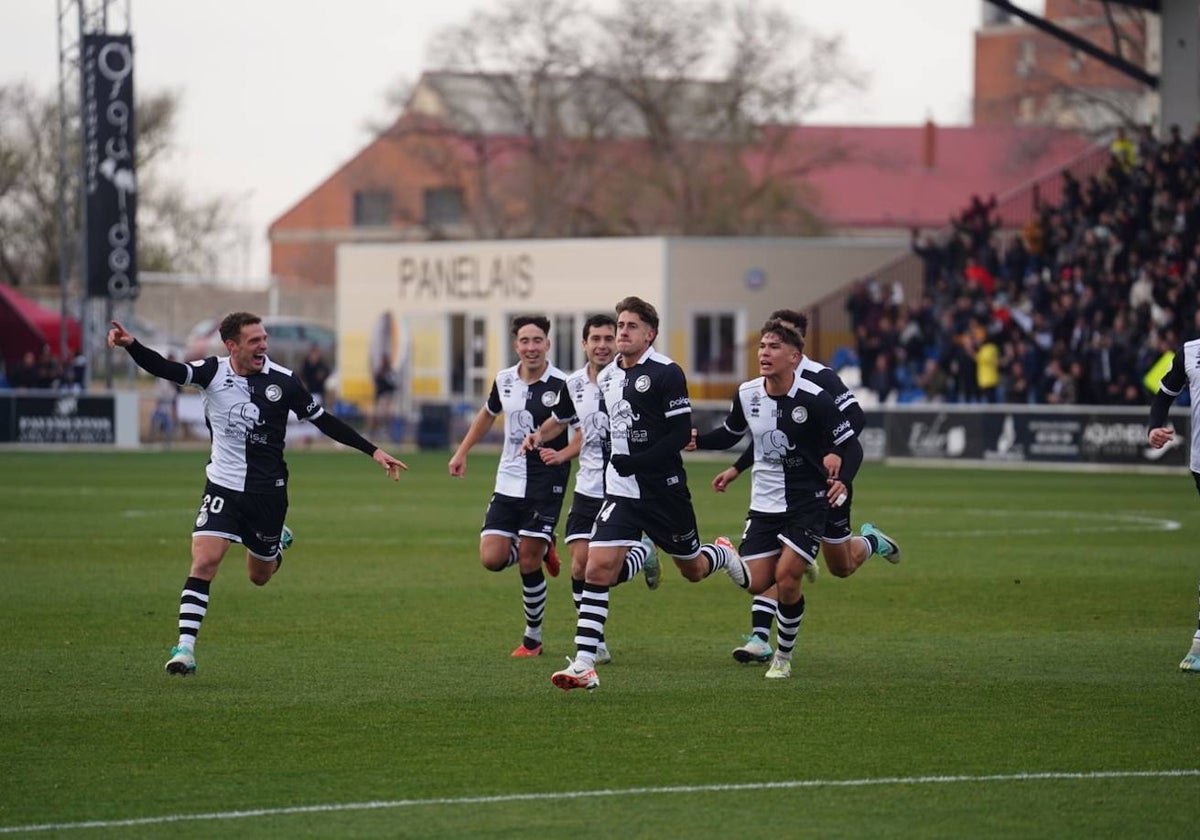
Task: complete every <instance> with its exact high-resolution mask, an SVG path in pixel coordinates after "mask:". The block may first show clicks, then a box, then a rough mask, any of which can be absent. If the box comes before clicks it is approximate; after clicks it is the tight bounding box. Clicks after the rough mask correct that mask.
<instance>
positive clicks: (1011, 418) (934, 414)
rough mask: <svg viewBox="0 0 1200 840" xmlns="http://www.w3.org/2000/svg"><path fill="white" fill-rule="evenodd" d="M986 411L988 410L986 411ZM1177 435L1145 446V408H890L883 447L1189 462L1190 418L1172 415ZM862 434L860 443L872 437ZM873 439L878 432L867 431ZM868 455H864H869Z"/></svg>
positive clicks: (1020, 457) (915, 452)
mask: <svg viewBox="0 0 1200 840" xmlns="http://www.w3.org/2000/svg"><path fill="white" fill-rule="evenodd" d="M985 412H986V413H985ZM1171 422H1172V424H1173V425H1174V426H1175V438H1174V440H1172V442H1171V443H1170V444H1169V445H1167V446H1165V447H1163V448H1162V449H1153V448H1151V447H1150V445H1149V444H1148V443H1147V442H1146V411H1145V410H1138V409H1131V410H1129V411H1105V410H1092V411H1089V410H1088V408H1087V407H1086V406H1080V407H1079V410H1078V412H1076V413H1068V412H1050V411H1038V410H1036V409H1034V410H1020V411H1005V410H1004V409H1003V407H999V406H988V407H987V408H984V407H983V406H980V407H979V409H977V410H976V411H972V412H970V413H968V412H963V411H926V410H918V411H889V412H887V413H886V414H884V417H883V423H884V430H885V433H884V435H883V441H882V443H883V448H884V450H885V451H886V453H887V456H888V457H891V458H934V459H947V460H981V461H986V462H991V463H1006V462H1007V463H1014V462H1015V463H1060V464H1112V465H1118V464H1129V465H1135V464H1140V465H1143V466H1164V467H1184V466H1187V465H1188V460H1189V456H1188V446H1187V441H1188V440H1189V438H1190V434H1191V423H1190V420H1189V418H1188V417H1187V416H1186V415H1184V414H1182V413H1178V412H1177V413H1174V414H1172V415H1171ZM871 432H872V430H871V428H870V427H868V429H867V430H866V431H865V432H864V446H865V444H866V441H867V439H868V437H870V436H871V434H870V433H871ZM873 436H874V437H879V432H878V431H875V432H874V433H873ZM868 457H870V454H868Z"/></svg>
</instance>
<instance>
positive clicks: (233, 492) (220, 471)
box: [108, 312, 408, 675]
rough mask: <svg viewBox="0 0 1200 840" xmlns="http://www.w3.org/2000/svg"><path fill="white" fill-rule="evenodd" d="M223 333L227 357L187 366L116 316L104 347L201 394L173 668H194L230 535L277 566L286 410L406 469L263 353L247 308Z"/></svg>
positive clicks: (256, 321) (253, 557) (252, 564)
mask: <svg viewBox="0 0 1200 840" xmlns="http://www.w3.org/2000/svg"><path fill="white" fill-rule="evenodd" d="M220 334H221V340H222V341H224V342H225V349H226V350H227V351H228V352H229V355H228V356H221V357H217V356H209V357H208V358H206V359H201V360H198V361H195V362H192V363H191V364H183V363H182V362H175V361H171V360H169V359H164V358H163V357H162V356H161V355H159V354H158V353H156V352H155V351H153V350H151V349H150V348H148V347H145V346H143V345H142V344H141V343H139V342H138V341H137V339H136V338H134V337H133V336H132V335H130V333H129V332H128V331H127V330H126V329H125V328H124V327H123V326H121V324H120V323H119V322H117V321H113V322H112V329H110V330H109V331H108V346H109V347H113V348H115V347H123V348H125V350H126V351H127V352H128V353H129V355H130V357H131V358H132V359H133V360H134V362H136V363H137V365H138V366H139V367H140V368H142V369H143V370H145V371H146V372H148V373H151V374H153V375H154V376H157V377H159V378H160V379H166V380H169V381H171V382H175V383H177V384H179V385H185V386H187V385H190V386H193V387H196V388H199V389H201V390H202V391H203V392H204V418H205V422H206V423H207V424H208V428H209V434H210V435H211V437H212V452H211V455H210V456H209V461H208V466H207V467H205V473H206V475H207V481H206V482H205V485H204V497H203V498H202V500H201V502H200V509H199V510H198V511H197V513H196V524H195V526H194V527H193V528H192V566H191V570H190V572H189V573H188V579H187V582H186V583H184V586H183V593H182V595H181V596H180V599H179V641H178V643H177V644H176V645H175V647H174V648H172V649H171V658H170V659H168V660H167V664H166V669H167V673H169V674H179V675H185V674H194V673H195V672H196V637H197V635H199V633H200V624H201V623H202V622H203V621H204V616H205V615H206V614H207V612H208V600H209V589H210V587H211V585H212V581H213V578H215V577H216V575H217V570H218V569H219V568H220V565H221V560H222V559H224V557H225V553H226V551H228V549H229V546H230V545H231V544H232V543H235V542H236V543H242V544H243V545H245V546H246V571H247V572H248V573H249V576H250V580H251V581H252V582H253V583H254V584H256V585H258V586H263V585H264V584H266V583H267V581H269V580H270V579H271V578H272V577H274V575H275V574H276V573H277V572H278V571H279V567H280V565H282V563H283V554H282V549H283V548H285V547H286V546H287V544H288V542H290V536H291V534H290V532H289V531H288V529H287V528H286V527H285V526H284V524H283V522H284V518H285V516H286V515H287V508H288V494H287V482H288V469H287V463H286V462H285V461H284V459H283V448H284V438H285V436H286V434H287V418H288V412H295V414H296V416H297V417H300V418H301V419H304V420H308V421H309V422H311V423H312V424H313V425H314V426H316V427H317V428H318V429H320V430H321V431H322V432H323V433H325V434H326V435H328V436H329V437H331V438H333V439H334V440H336V441H337V442H338V443H344V444H345V445H346V446H352V447H354V448H355V449H357V450H359V451H360V452H363V453H364V454H366V455H369V456H370V457H371V459H372V460H374V461H375V463H377V464H379V465H380V466H381V467H383V468H384V470H386V471H387V474H388V476H389V477H390V478H391V479H392V480H393V481H399V480H400V470H407V469H408V467H407V466H406V465H405V464H404V463H403V462H401V461H398V460H396V459H395V458H393V457H392V456H391V455H389V454H388V453H386V452H384V451H383V450H382V449H380V448H379V447H378V446H376V445H375V444H373V443H371V442H370V441H368V440H366V439H365V438H364V437H362V435H360V434H359V433H358V432H356V431H354V430H353V429H352V428H350V427H349V426H347V425H346V424H345V423H343V422H342V421H341V420H339V419H338V418H336V417H334V416H333V415H332V414H328V413H326V412H325V411H324V409H322V408H321V404H320V403H319V402H317V401H316V400H315V399H313V397H312V395H311V394H309V392H308V390H307V389H305V387H304V386H303V385H302V384H301V383H300V379H299V378H298V377H297V376H296V374H295V373H293V372H292V371H290V370H288V369H287V368H285V367H281V366H279V365H277V364H275V363H274V362H272V361H271V360H270V358H268V356H267V331H266V329H265V328H264V327H263V324H262V319H261V318H259V317H258V316H257V315H253V314H251V313H249V312H234V313H231V314H230V315H227V316H225V318H224V320H222V321H221V326H220Z"/></svg>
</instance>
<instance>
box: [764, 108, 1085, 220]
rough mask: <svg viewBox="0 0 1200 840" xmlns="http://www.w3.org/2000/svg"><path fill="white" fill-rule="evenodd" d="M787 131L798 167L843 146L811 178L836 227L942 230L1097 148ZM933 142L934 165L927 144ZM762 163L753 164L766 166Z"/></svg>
mask: <svg viewBox="0 0 1200 840" xmlns="http://www.w3.org/2000/svg"><path fill="white" fill-rule="evenodd" d="M783 130H785V131H787V132H788V137H787V143H786V147H787V152H786V154H785V155H783V156H781V157H783V158H786V160H783V161H782V162H776V163H775V164H774V165H773V168H774V169H775V171H779V167H780V166H781V165H787V164H789V163H790V164H796V163H798V162H801V161H804V160H807V159H810V158H812V157H814V156H820V155H822V154H825V155H828V154H830V153H831V150H833V149H835V148H839V147H840V148H841V149H842V150H843V152H844V155H845V157H844V159H842V160H841V161H839V162H835V163H831V164H829V165H826V166H822V167H819V168H817V169H815V170H813V171H812V172H810V173H808V175H807V176H806V179H805V180H806V181H807V183H808V184H809V185H811V187H812V188H813V190H814V192H815V193H816V195H817V199H816V200H817V202H818V206H819V213H820V215H821V217H822V218H823V219H824V220H825V222H826V223H827V224H828V225H830V226H831V227H833V228H874V227H910V226H914V225H915V226H919V227H942V226H944V225H946V224H947V223H948V221H949V218H950V216H951V215H952V214H957V213H959V212H961V211H962V209H963V207H965V206H966V204H967V203H968V201H969V200H970V197H971V196H972V195H974V194H977V195H979V196H981V197H984V198H986V197H987V196H988V195H991V194H995V195H997V196H1003V194H1005V193H1007V192H1010V191H1012V190H1014V189H1016V188H1017V187H1020V186H1022V185H1024V184H1026V183H1028V182H1029V181H1031V180H1033V179H1035V178H1038V177H1040V176H1045V175H1049V174H1053V173H1055V172H1057V171H1058V170H1060V169H1062V167H1064V166H1065V165H1067V164H1069V163H1071V162H1072V161H1074V160H1075V159H1077V158H1079V157H1080V156H1082V155H1084V154H1085V153H1087V152H1088V151H1090V150H1092V149H1093V148H1094V146H1093V144H1092V142H1091V141H1090V140H1088V139H1087V138H1086V137H1083V136H1081V135H1079V134H1073V133H1069V132H1064V131H1055V130H1049V129H1044V128H1015V127H1013V128H997V127H994V126H987V127H984V126H957V127H937V126H932V125H925V126H889V127H864V126H799V127H788V128H785V129H783ZM930 140H931V141H932V144H931V152H932V154H931V155H930V156H931V158H932V165H931V166H927V165H926V163H925V155H926V154H927V151H926V150H927V144H928V143H929V142H930ZM758 158H759V159H758V160H757V161H754V160H753V158H752V159H750V160H749V161H748V162H749V163H750V164H751V165H752V166H755V165H757V166H760V167H761V165H762V159H761V155H759V156H758Z"/></svg>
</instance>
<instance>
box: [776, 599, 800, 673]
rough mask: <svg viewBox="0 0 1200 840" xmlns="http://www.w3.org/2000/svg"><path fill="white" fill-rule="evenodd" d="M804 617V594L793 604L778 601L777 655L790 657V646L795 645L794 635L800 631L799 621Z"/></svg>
mask: <svg viewBox="0 0 1200 840" xmlns="http://www.w3.org/2000/svg"><path fill="white" fill-rule="evenodd" d="M803 619H804V596H803V595H801V596H800V600H799V601H797V602H796V603H794V604H785V603H783V602H782V601H780V602H779V626H778V627H777V628H776V630H775V634H776V636H777V637H778V642H779V644H778V649H779V655H780V656H782V657H783V658H784V659H791V658H792V648H794V647H795V646H796V636H797V635H799V633H800V622H801V621H802V620H803Z"/></svg>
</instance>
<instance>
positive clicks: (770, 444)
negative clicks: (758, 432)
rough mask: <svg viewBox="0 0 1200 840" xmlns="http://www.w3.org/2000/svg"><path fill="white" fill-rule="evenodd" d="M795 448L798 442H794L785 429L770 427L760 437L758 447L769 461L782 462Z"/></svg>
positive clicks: (765, 459)
mask: <svg viewBox="0 0 1200 840" xmlns="http://www.w3.org/2000/svg"><path fill="white" fill-rule="evenodd" d="M795 448H796V444H794V443H792V441H791V439H790V438H788V436H787V433H786V432H784V431H783V429H768V430H767V431H765V432H763V435H762V437H761V438H759V446H758V449H759V451H760V452H761V453H762V459H763V460H764V461H766V462H767V463H773V464H779V463H782V462H783V457H784V456H785V455H786V454H787V453H788V452H791V451H792V450H793V449H795Z"/></svg>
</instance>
